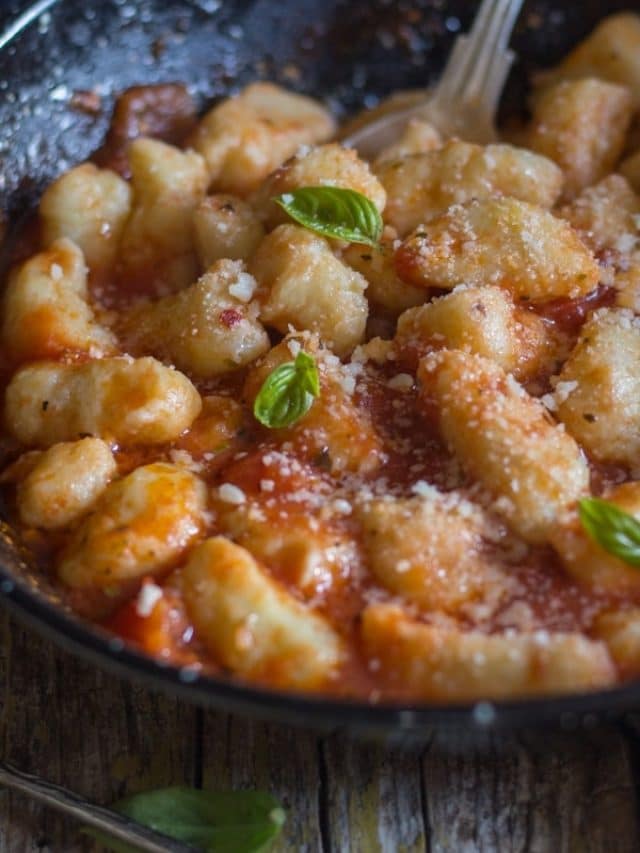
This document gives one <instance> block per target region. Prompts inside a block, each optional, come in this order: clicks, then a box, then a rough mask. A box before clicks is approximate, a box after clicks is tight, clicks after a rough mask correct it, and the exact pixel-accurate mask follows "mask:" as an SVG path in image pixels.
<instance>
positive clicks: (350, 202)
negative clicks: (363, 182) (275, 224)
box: [273, 186, 382, 246]
mask: <svg viewBox="0 0 640 853" xmlns="http://www.w3.org/2000/svg"><path fill="white" fill-rule="evenodd" d="M273 201H275V202H276V204H279V205H280V207H282V208H284V210H286V211H287V213H288V214H289V216H290V217H291V218H292V219H295V221H296V222H299V223H300V225H304V227H305V228H308V229H309V230H310V231H315V232H316V233H318V234H322V235H323V236H324V237H334V238H337V239H338V240H346V241H347V242H348V243H362V244H364V245H365V246H377V245H378V243H379V242H380V236H381V234H382V217H381V216H380V213H379V211H378V208H377V207H376V206H375V204H374V203H373V202H372V201H371V199H368V198H367V197H366V195H362V193H359V192H356V190H349V189H345V188H344V187H331V186H322V187H301V188H300V189H297V190H291V192H288V193H283V194H282V195H278V196H274V198H273Z"/></svg>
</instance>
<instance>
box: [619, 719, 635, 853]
mask: <svg viewBox="0 0 640 853" xmlns="http://www.w3.org/2000/svg"><path fill="white" fill-rule="evenodd" d="M618 729H619V731H620V733H621V734H622V736H623V737H624V739H625V740H626V742H627V745H628V751H629V763H630V765H631V775H632V778H633V804H634V815H635V820H636V827H637V829H638V836H639V837H640V723H639V722H638V721H636V722H632V721H631V719H628V720H627V719H623V720H621V722H620V723H618Z"/></svg>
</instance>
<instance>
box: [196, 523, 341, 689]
mask: <svg viewBox="0 0 640 853" xmlns="http://www.w3.org/2000/svg"><path fill="white" fill-rule="evenodd" d="M184 594H185V600H186V604H187V608H188V609H189V612H190V614H191V616H192V618H193V620H194V623H195V625H196V626H197V628H199V630H200V632H201V635H202V638H203V640H204V641H205V642H206V644H207V646H208V647H209V648H210V649H211V650H212V651H213V653H214V654H215V655H216V656H217V657H218V658H219V659H220V660H221V661H222V662H223V663H224V665H225V666H228V667H229V668H230V669H231V670H232V671H234V672H237V673H239V674H240V675H243V676H245V677H253V678H258V679H261V680H268V681H269V683H271V684H276V685H278V686H279V687H293V688H298V689H300V688H304V689H307V690H309V689H318V688H320V687H322V686H323V685H326V683H327V682H328V681H330V680H331V679H332V678H334V677H335V676H336V674H337V672H338V669H339V667H340V664H341V663H342V661H343V659H344V657H345V654H344V649H343V647H342V643H341V641H340V637H339V636H338V635H337V634H336V632H335V631H334V630H332V629H331V627H330V626H329V625H328V624H327V622H326V621H325V620H324V619H323V618H322V617H321V616H320V615H318V614H316V613H314V612H313V610H311V609H310V608H308V607H305V606H304V605H303V604H300V602H298V601H296V599H295V598H293V596H291V595H290V594H289V593H287V592H286V591H285V590H284V589H282V588H280V587H279V586H278V585H277V584H276V583H275V582H274V581H273V580H271V579H270V578H269V576H268V575H267V574H266V573H265V571H264V570H263V569H261V568H260V566H259V565H258V563H257V562H256V561H255V560H254V559H253V557H252V556H251V554H250V553H249V552H248V551H246V550H245V549H244V548H241V547H240V546H239V545H234V544H233V543H232V542H230V541H229V540H228V539H224V538H223V537H221V536H216V537H214V538H213V539H208V540H207V541H206V542H203V543H202V545H199V546H198V547H197V548H196V549H195V550H194V552H193V554H192V555H191V558H190V559H189V562H188V563H187V565H186V567H185V571H184Z"/></svg>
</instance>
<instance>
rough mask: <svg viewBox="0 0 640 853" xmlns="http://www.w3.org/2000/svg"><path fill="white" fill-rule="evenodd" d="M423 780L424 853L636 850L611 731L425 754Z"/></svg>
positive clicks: (621, 748)
mask: <svg viewBox="0 0 640 853" xmlns="http://www.w3.org/2000/svg"><path fill="white" fill-rule="evenodd" d="M424 782H425V802H426V808H427V813H428V818H429V824H430V827H429V829H430V838H431V850H432V851H433V853H462V852H463V853H476V852H477V853H632V851H637V850H639V849H640V838H639V836H638V825H637V815H636V808H635V798H634V784H633V773H632V766H631V760H630V750H629V743H628V741H627V740H626V738H625V737H624V736H623V735H622V734H620V733H619V732H617V731H615V730H612V729H608V730H607V729H604V730H598V731H593V732H589V733H579V734H576V735H570V734H562V733H557V734H554V733H544V734H537V735H536V734H529V735H526V736H522V737H520V738H519V739H518V740H517V741H512V742H510V743H508V744H506V745H505V744H504V743H503V744H501V743H500V741H499V740H498V739H496V740H495V741H494V742H493V744H492V745H490V746H489V748H488V749H486V750H481V751H478V750H476V751H474V750H473V749H471V748H468V749H467V750H466V751H464V752H461V753H458V754H451V753H449V754H444V753H443V752H441V751H439V750H432V751H429V752H428V753H427V755H426V756H425V759H424Z"/></svg>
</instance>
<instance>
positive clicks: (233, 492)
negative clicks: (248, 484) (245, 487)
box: [218, 483, 247, 506]
mask: <svg viewBox="0 0 640 853" xmlns="http://www.w3.org/2000/svg"><path fill="white" fill-rule="evenodd" d="M218 497H219V498H220V500H221V501H224V502H225V503H228V504H235V505H236V506H240V504H243V503H245V502H246V500H247V496H246V495H245V493H244V492H243V491H242V489H239V488H238V487H237V486H234V485H233V483H223V484H222V485H221V486H220V488H219V489H218Z"/></svg>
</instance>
